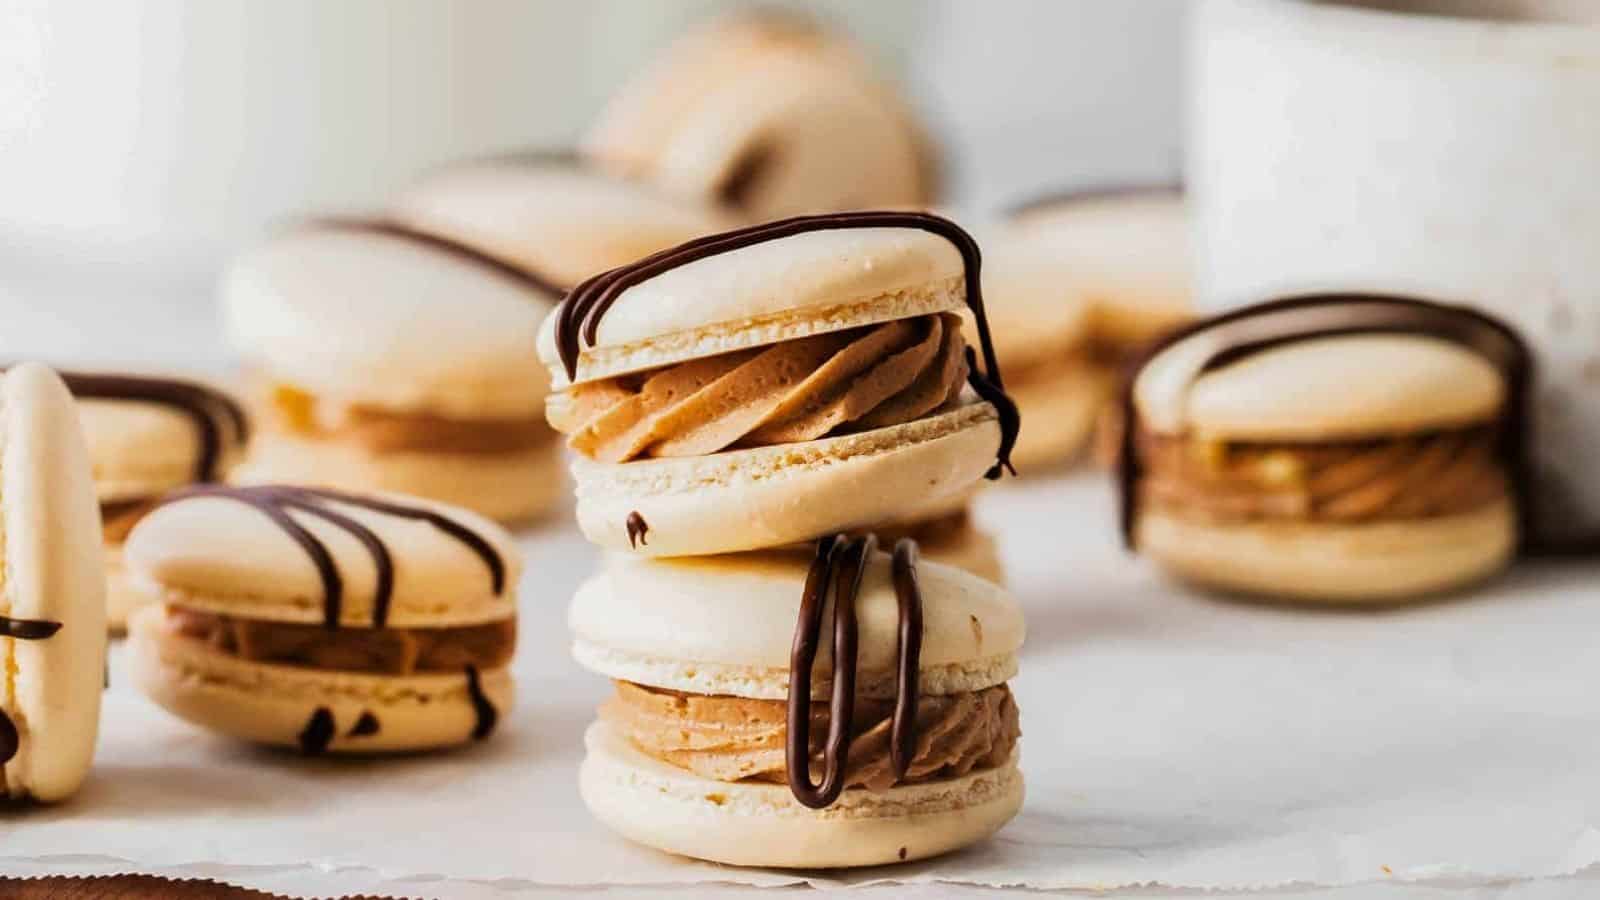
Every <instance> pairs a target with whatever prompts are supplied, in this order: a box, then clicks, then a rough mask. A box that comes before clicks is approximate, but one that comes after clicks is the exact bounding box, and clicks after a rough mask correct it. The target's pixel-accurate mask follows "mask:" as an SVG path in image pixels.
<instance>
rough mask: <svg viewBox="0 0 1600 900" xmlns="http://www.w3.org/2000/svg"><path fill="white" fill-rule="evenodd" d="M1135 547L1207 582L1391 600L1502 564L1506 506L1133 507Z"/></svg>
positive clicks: (1512, 535) (1284, 593)
mask: <svg viewBox="0 0 1600 900" xmlns="http://www.w3.org/2000/svg"><path fill="white" fill-rule="evenodd" d="M1138 541H1139V549H1140V551H1141V552H1143V553H1145V554H1147V555H1148V556H1150V557H1151V558H1153V559H1155V560H1157V561H1159V562H1161V563H1162V564H1163V565H1165V566H1167V567H1168V568H1170V569H1171V570H1172V571H1174V572H1175V573H1177V574H1178V575H1179V576H1181V577H1183V578H1185V579H1188V580H1191V581H1194V582H1196V583H1199V584H1202V585H1206V586H1209V587H1213V588H1217V589H1221V590H1225V591H1234V592H1238V593H1243V594H1251V595H1257V596H1266V597H1273V598H1278V599H1283V600H1295V601H1304V602H1327V603H1344V604H1348V603H1369V604H1381V603H1394V602H1399V601H1402V600H1413V599H1416V598H1418V597H1423V596H1427V595H1429V594H1436V593H1439V592H1443V591H1448V590H1451V589H1453V588H1457V587H1461V586H1464V585H1467V584H1470V583H1472V582H1474V581H1479V580H1481V579H1483V578H1487V577H1488V576H1490V575H1492V574H1493V573H1495V572H1496V571H1498V570H1500V569H1502V568H1504V567H1505V565H1506V564H1507V563H1508V562H1509V561H1510V559H1511V557H1512V554H1513V553H1514V551H1515V549H1516V543H1517V527H1516V521H1515V514H1514V512H1513V509H1512V506H1511V504H1510V503H1509V502H1507V501H1502V502H1500V503H1497V504H1495V505H1493V506H1490V507H1487V508H1485V509H1482V510H1478V511H1475V512H1471V513H1465V514H1461V515H1452V516H1440V517H1435V518H1429V519H1408V520H1405V521H1388V522H1371V523H1364V524H1350V525H1342V524H1330V523H1325V522H1295V523H1289V522H1253V523H1245V524H1240V523H1234V524H1212V523H1207V522H1196V521H1192V520H1189V519H1185V518H1183V517H1181V516H1176V515H1172V514H1169V513H1165V512H1160V511H1156V510H1148V511H1145V512H1143V513H1141V514H1140V516H1139V526H1138Z"/></svg>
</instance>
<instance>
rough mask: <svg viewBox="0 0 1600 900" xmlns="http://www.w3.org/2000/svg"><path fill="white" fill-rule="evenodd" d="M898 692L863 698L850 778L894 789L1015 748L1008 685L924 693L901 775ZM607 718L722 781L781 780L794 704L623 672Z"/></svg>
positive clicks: (821, 736)
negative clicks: (895, 731)
mask: <svg viewBox="0 0 1600 900" xmlns="http://www.w3.org/2000/svg"><path fill="white" fill-rule="evenodd" d="M893 713H894V701H892V700H876V699H869V698H865V697H857V698H856V708H855V717H854V719H853V721H852V722H851V727H850V751H849V768H848V769H847V770H846V773H845V783H846V786H848V787H864V788H867V789H868V790H873V791H883V790H888V789H889V788H890V787H893V786H894V785H896V784H911V783H915V782H919V781H930V780H933V779H937V778H950V777H955V776H958V775H964V774H966V773H967V772H971V771H973V770H974V769H990V768H994V767H996V766H1000V765H1003V764H1004V763H1005V762H1006V761H1007V760H1008V759H1010V758H1011V751H1012V748H1013V747H1014V746H1016V742H1017V738H1018V737H1020V736H1021V735H1022V728H1021V725H1020V724H1019V722H1018V719H1017V704H1016V701H1015V700H1013V699H1012V696H1011V690H1010V689H1009V688H1008V687H1006V686H1005V685H998V686H996V687H991V688H985V689H983V690H980V691H973V692H969V693H964V694H953V695H950V696H942V697H921V698H919V699H918V701H917V749H916V754H915V756H913V758H912V761H911V767H910V769H909V770H908V771H907V773H906V777H905V778H904V779H897V778H895V775H894V771H893V767H892V765H891V763H890V759H889V733H890V725H891V717H892V715H893ZM600 718H601V719H602V720H604V721H605V722H606V723H607V724H609V725H610V726H611V727H613V728H615V729H617V730H618V731H619V732H620V733H621V734H622V735H623V736H625V737H626V738H627V739H628V740H629V741H630V742H631V743H632V744H633V745H634V746H635V747H638V748H639V750H640V751H641V752H643V753H645V754H648V755H650V756H653V757H655V758H656V759H659V760H662V761H663V762H667V763H671V764H672V765H675V766H678V767H679V768H683V769H688V770H689V771H691V772H694V773H695V774H697V775H700V776H703V777H705V778H712V779H716V780H717V781H744V780H746V779H749V780H754V781H773V782H780V783H781V782H784V781H786V780H787V777H788V776H787V772H788V768H787V765H786V763H785V762H784V740H785V735H786V734H787V732H788V725H787V719H788V704H786V703H785V702H784V701H782V700H749V699H746V698H743V697H722V696H705V695H701V694H685V693H680V692H678V691H668V690H661V689H658V688H649V687H643V686H641V685H637V684H632V683H630V682H626V681H619V682H616V694H615V695H614V696H613V697H612V698H611V700H609V701H608V702H606V704H605V705H603V706H601V707H600ZM827 734H828V705H827V704H826V703H813V704H811V769H812V773H813V777H820V776H821V773H822V751H823V745H824V744H825V743H826V739H827Z"/></svg>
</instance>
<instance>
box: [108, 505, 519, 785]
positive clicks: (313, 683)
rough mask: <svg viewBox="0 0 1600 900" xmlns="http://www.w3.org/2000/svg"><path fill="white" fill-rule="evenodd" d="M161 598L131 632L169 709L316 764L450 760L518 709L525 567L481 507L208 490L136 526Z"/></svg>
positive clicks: (150, 682) (133, 545) (139, 666)
mask: <svg viewBox="0 0 1600 900" xmlns="http://www.w3.org/2000/svg"><path fill="white" fill-rule="evenodd" d="M126 552H127V560H128V567H129V570H130V572H131V573H132V576H133V577H134V578H136V579H138V580H139V581H140V582H141V583H142V584H143V586H144V587H145V589H146V590H147V591H148V592H150V593H151V594H152V595H154V596H156V597H157V598H159V599H160V601H161V602H160V603H159V604H158V605H154V606H150V607H146V608H144V609H141V610H139V611H138V612H136V613H135V614H134V616H133V619H132V621H131V622H130V625H129V643H130V653H131V660H132V669H133V672H134V677H135V679H136V680H137V682H138V684H139V686H140V688H141V689H143V690H144V692H145V693H146V694H148V695H149V696H150V697H151V699H153V700H155V701H156V702H157V703H159V704H160V705H162V706H163V707H165V708H166V709H168V710H169V711H171V712H172V713H174V714H175V715H178V716H180V717H182V718H184V719H187V720H189V721H191V722H194V723H195V724H197V725H200V726H202V727H204V728H208V729H211V730H213V731H217V732H220V733H222V734H225V735H228V736H231V737H235V738H240V739H243V740H247V741H254V742H257V743H262V744H271V745H277V746H284V747H297V748H299V749H300V750H301V751H302V752H304V753H307V754H310V755H315V754H319V753H323V752H333V753H379V752H390V751H403V750H420V749H430V748H438V747H447V746H452V745H455V744H461V743H465V742H467V741H469V740H472V739H475V738H476V739H482V738H485V737H488V736H489V734H490V733H491V732H492V731H493V730H494V727H495V724H496V722H497V720H498V718H499V715H500V712H501V711H502V710H506V709H509V708H510V704H511V700H512V680H511V669H510V662H511V657H512V654H513V652H514V650H515V647H516V587H517V582H518V579H519V577H520V573H521V562H520V559H519V557H518V554H517V551H516V548H515V546H514V545H513V544H512V540H511V537H510V535H508V534H506V533H505V531H504V530H503V529H501V528H499V527H498V526H496V525H494V524H493V523H492V522H489V521H488V520H486V519H484V518H482V517H480V516H478V515H475V514H473V513H471V512H468V511H467V510H464V509H458V508H452V507H449V506H446V505H444V504H438V503H429V502H427V501H422V500H417V499H414V498H409V497H403V496H399V495H392V494H370V495H369V494H349V493H344V492H332V491H326V490H320V489H314V488H299V487H286V486H273V485H262V486H255V487H243V488H227V487H211V488H206V487H201V488H195V489H193V490H192V491H190V492H188V493H184V494H178V495H175V496H174V497H172V498H170V499H168V500H167V501H166V502H164V503H163V504H162V505H160V506H158V507H156V508H155V509H154V510H152V511H151V512H150V513H149V514H148V515H146V516H145V518H144V519H143V520H142V521H140V522H139V524H138V525H136V526H135V527H134V530H133V533H132V534H131V535H129V537H128V543H127V551H126Z"/></svg>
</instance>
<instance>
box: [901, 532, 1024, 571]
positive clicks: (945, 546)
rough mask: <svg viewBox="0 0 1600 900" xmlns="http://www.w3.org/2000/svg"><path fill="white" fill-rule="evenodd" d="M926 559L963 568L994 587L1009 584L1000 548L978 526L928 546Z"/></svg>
mask: <svg viewBox="0 0 1600 900" xmlns="http://www.w3.org/2000/svg"><path fill="white" fill-rule="evenodd" d="M922 558H923V559H926V560H929V561H931V562H936V563H939V564H940V565H944V566H950V567H951V568H954V569H961V570H962V571H964V572H967V573H968V574H971V575H976V576H978V577H979V578H982V579H983V580H984V581H987V582H989V583H991V584H997V585H1003V584H1005V580H1006V573H1005V565H1004V563H1002V562H1001V561H1000V547H999V545H998V544H997V543H995V539H994V535H992V534H990V533H989V532H987V531H984V530H983V529H981V528H978V527H976V526H969V527H967V528H964V529H962V530H961V533H960V534H958V535H956V536H954V537H952V538H949V539H947V540H940V541H938V542H936V543H932V544H924V545H923V546H922Z"/></svg>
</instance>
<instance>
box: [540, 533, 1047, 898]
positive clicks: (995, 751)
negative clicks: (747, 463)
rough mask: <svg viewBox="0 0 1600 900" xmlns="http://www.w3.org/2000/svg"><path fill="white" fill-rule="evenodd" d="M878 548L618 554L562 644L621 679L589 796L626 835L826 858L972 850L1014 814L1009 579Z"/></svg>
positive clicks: (860, 542) (751, 854)
mask: <svg viewBox="0 0 1600 900" xmlns="http://www.w3.org/2000/svg"><path fill="white" fill-rule="evenodd" d="M875 546H876V542H875V541H874V540H873V539H871V538H870V537H863V538H843V537H834V538H828V539H825V540H823V541H821V542H819V544H818V546H817V548H816V550H815V552H806V551H804V550H802V551H794V550H790V551H767V552H759V553H746V554H737V555H733V556H722V557H702V558H694V559H672V560H645V559H639V558H636V557H627V558H623V557H618V556H613V557H612V558H611V559H610V560H609V561H608V565H607V567H606V569H605V570H604V571H603V572H602V573H601V574H599V575H597V576H595V577H594V578H592V579H590V580H589V581H588V582H587V583H585V584H584V585H583V586H582V587H580V588H579V590H578V593H577V595H576V596H575V597H574V599H573V603H572V608H571V611H570V615H569V621H570V624H571V626H572V630H573V632H574V641H573V654H574V656H575V657H576V658H577V660H578V662H579V663H581V664H582V665H584V666H585V667H587V668H589V669H592V670H594V671H596V672H598V673H600V674H602V675H605V676H607V677H609V678H611V679H613V680H614V681H615V693H614V695H613V696H612V697H611V699H610V700H608V701H607V702H606V704H605V705H604V706H603V707H601V709H600V716H599V721H598V722H596V723H595V724H594V725H592V726H591V727H590V729H589V731H588V734H587V735H586V737H585V740H586V743H587V746H588V754H587V757H586V758H585V760H584V762H583V766H582V769H581V771H580V774H579V788H580V790H581V792H582V795H583V799H584V802H585V804H587V805H588V807H589V809H590V810H591V811H592V812H593V813H594V815H595V816H596V817H597V818H599V819H600V820H601V821H602V822H604V823H605V824H606V825H607V826H609V827H611V828H612V829H614V830H616V831H617V832H618V833H620V834H622V835H623V836H625V837H627V838H629V839H631V840H634V841H637V842H639V843H642V844H646V845H648V846H651V847H656V848H658V849H661V850H666V851H669V852H673V853H679V854H683V855H686V856H693V857H697V858H700V859H707V860H713V861H716V862H722V863H730V864H734V865H751V866H785V867H797V868H829V867H842V866H868V865H878V864H882V863H893V862H897V861H903V860H911V859H921V858H924V857H929V856H934V855H937V854H940V853H945V852H948V851H950V850H954V849H956V848H959V847H963V846H966V845H969V844H972V843H975V842H977V841H980V840H982V839H984V838H986V837H987V836H989V835H990V834H992V833H993V832H994V831H996V830H997V829H999V828H1000V827H1001V826H1002V825H1004V824H1005V823H1006V822H1007V821H1008V820H1010V819H1011V818H1012V817H1013V816H1014V815H1015V814H1016V812H1017V810H1018V808H1019V807H1020V806H1021V804H1022V797H1023V780H1022V774H1021V772H1020V771H1019V770H1018V768H1017V759H1018V746H1017V744H1018V737H1019V735H1020V728H1019V725H1018V718H1017V707H1016V703H1015V701H1014V699H1013V698H1012V695H1011V692H1010V689H1009V688H1008V687H1007V685H1006V682H1007V680H1008V679H1009V678H1010V677H1011V676H1012V675H1013V674H1014V673H1015V671H1016V666H1017V662H1016V653H1017V651H1018V648H1019V647H1020V646H1021V644H1022V640H1023V633H1024V629H1023V622H1022V615H1021V612H1020V610H1019V609H1018V607H1017V605H1016V603H1015V602H1014V601H1013V600H1012V599H1011V597H1010V596H1009V595H1007V594H1006V593H1005V592H1004V591H1002V590H1001V589H999V588H997V587H995V586H994V585H992V584H990V583H988V582H986V581H983V580H981V579H978V578H974V577H973V576H971V575H968V574H966V573H964V572H961V571H959V570H956V569H952V568H948V567H946V566H941V565H938V564H936V563H926V562H922V563H919V562H918V560H917V554H916V546H915V543H914V542H911V541H902V542H900V543H898V544H896V545H895V546H894V548H893V553H892V554H886V553H880V552H877V551H876V550H875V549H874V548H875Z"/></svg>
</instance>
